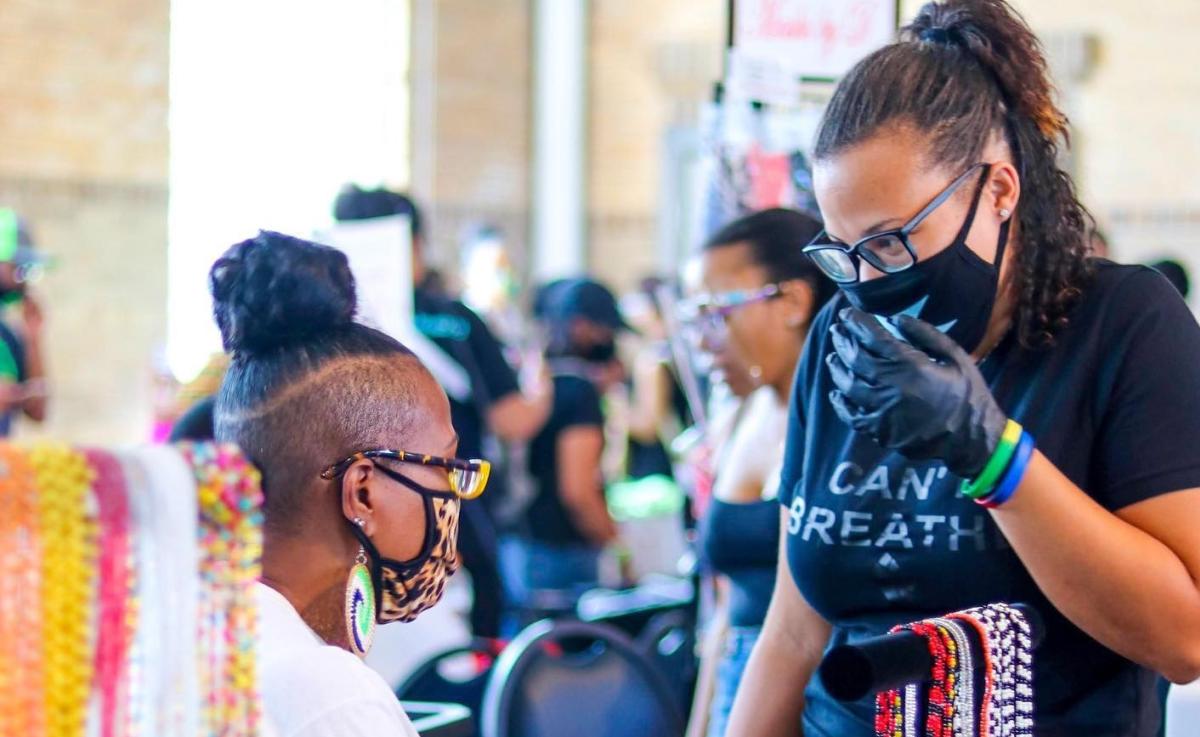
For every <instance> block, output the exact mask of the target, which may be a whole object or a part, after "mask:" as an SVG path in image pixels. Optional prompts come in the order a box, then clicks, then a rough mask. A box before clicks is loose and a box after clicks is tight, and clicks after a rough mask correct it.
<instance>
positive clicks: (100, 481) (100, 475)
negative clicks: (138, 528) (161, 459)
mask: <svg viewBox="0 0 1200 737" xmlns="http://www.w3.org/2000/svg"><path fill="white" fill-rule="evenodd" d="M85 455H86V457H87V460H88V463H89V464H90V465H91V467H92V469H93V471H94V472H95V474H96V481H95V484H94V488H95V493H96V502H97V505H98V515H99V521H100V560H99V573H100V585H99V599H100V614H99V626H98V628H97V638H96V664H95V668H96V685H97V688H98V689H99V691H100V734H101V737H114V735H116V734H118V732H120V733H124V730H123V729H122V728H121V727H122V726H123V725H124V724H125V709H124V704H125V703H126V698H125V689H124V688H123V686H124V684H125V683H126V675H127V674H126V670H127V668H126V665H127V661H126V655H127V653H128V649H129V643H130V642H131V640H132V638H133V633H132V632H131V631H130V628H129V624H130V620H129V617H128V616H127V615H126V611H125V610H126V602H128V601H130V600H131V596H130V594H131V591H132V588H133V581H132V566H131V557H132V550H131V547H130V538H129V504H128V498H127V496H126V494H127V492H126V486H125V474H124V471H123V469H122V468H121V464H120V462H119V461H118V460H117V459H116V458H114V457H113V456H112V455H110V454H109V453H106V452H104V451H101V450H89V451H85Z"/></svg>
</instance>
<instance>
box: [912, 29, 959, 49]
mask: <svg viewBox="0 0 1200 737" xmlns="http://www.w3.org/2000/svg"><path fill="white" fill-rule="evenodd" d="M920 38H921V40H922V41H925V42H926V43H931V44H937V45H940V46H953V45H954V44H955V43H956V41H955V39H954V35H953V34H952V33H951V32H950V31H949V30H948V29H945V28H926V29H925V30H923V31H921V36H920Z"/></svg>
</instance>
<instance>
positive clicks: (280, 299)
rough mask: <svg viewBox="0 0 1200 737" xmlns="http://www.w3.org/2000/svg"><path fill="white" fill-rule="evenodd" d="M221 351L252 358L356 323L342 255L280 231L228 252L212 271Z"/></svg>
mask: <svg viewBox="0 0 1200 737" xmlns="http://www.w3.org/2000/svg"><path fill="white" fill-rule="evenodd" d="M209 290H210V291H211V292H212V297H213V315H214V316H215V317H216V320H217V327H218V328H220V330H221V341H222V343H223V345H224V346H225V350H226V351H228V352H230V353H232V354H234V355H238V354H250V355H253V354H257V353H264V352H268V351H272V350H275V349H278V348H281V347H284V346H288V345H294V344H297V343H302V342H304V341H305V340H308V339H310V338H312V337H314V336H317V335H320V334H323V333H326V332H329V331H331V330H336V329H338V328H342V327H345V326H348V325H350V324H352V323H353V322H354V313H355V309H356V306H357V299H356V296H355V289H354V276H353V274H351V272H350V263H349V261H348V260H347V258H346V254H344V253H342V252H341V251H338V250H336V249H333V248H330V247H328V246H322V245H318V244H316V243H312V242H309V241H306V240H302V239H300V238H294V237H292V236H289V235H283V234H282V233H274V232H271V231H266V230H264V231H260V232H259V234H258V235H257V236H256V237H254V238H250V239H248V240H244V241H242V242H241V243H237V244H235V245H233V246H232V247H230V249H229V250H228V251H226V252H225V255H224V256H222V257H221V258H220V259H218V260H217V262H216V263H215V264H214V265H213V267H212V271H211V272H210V273H209Z"/></svg>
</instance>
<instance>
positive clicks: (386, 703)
mask: <svg viewBox="0 0 1200 737" xmlns="http://www.w3.org/2000/svg"><path fill="white" fill-rule="evenodd" d="M257 588H258V592H257V593H258V606H259V616H260V617H261V619H260V623H261V627H260V629H259V645H258V656H259V660H258V669H259V670H258V676H259V684H260V687H261V689H262V698H263V708H264V711H265V712H266V718H267V722H268V723H269V724H270V726H271V727H273V728H274V729H273V731H274V733H275V734H277V735H278V736H279V737H418V736H417V731H416V730H415V729H413V726H412V722H410V721H409V719H408V715H407V714H405V713H404V709H402V708H401V707H400V702H399V701H398V700H397V699H396V695H395V694H394V693H392V690H391V689H390V688H388V686H387V684H386V683H384V681H383V678H382V677H381V676H380V675H379V674H378V673H376V672H375V671H373V670H371V669H370V668H369V667H367V665H366V664H365V663H363V662H362V661H361V660H359V658H358V657H357V656H355V655H353V654H352V653H349V652H347V651H345V650H343V649H341V648H339V647H334V646H332V645H327V644H325V642H324V640H322V639H321V638H320V637H319V636H318V635H317V633H316V632H313V631H312V629H311V628H309V626H308V625H307V624H305V622H304V620H303V619H301V618H300V614H299V613H298V612H297V611H296V609H295V608H294V607H293V606H292V605H291V603H290V602H289V601H288V600H287V599H285V598H284V597H283V595H282V594H280V593H279V592H278V591H276V590H275V589H272V588H271V587H270V586H267V585H265V584H262V583H259V584H257Z"/></svg>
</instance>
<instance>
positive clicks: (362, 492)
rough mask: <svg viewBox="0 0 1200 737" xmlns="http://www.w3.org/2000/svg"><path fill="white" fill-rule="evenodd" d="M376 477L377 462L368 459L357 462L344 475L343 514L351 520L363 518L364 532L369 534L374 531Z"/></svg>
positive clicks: (342, 492)
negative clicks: (373, 493)
mask: <svg viewBox="0 0 1200 737" xmlns="http://www.w3.org/2000/svg"><path fill="white" fill-rule="evenodd" d="M375 478H376V473H375V464H373V463H371V462H370V461H368V460H361V461H357V462H355V463H354V465H352V466H350V468H348V469H346V473H345V474H343V475H342V486H341V495H342V496H341V502H342V505H341V506H342V514H343V515H345V516H346V519H347V520H349V521H350V522H353V521H354V520H355V519H361V520H362V521H363V526H362V527H363V532H365V533H367V535H368V536H370V535H371V533H372V532H373V530H374V524H375V521H374V516H375V505H374V503H373V501H372V489H373V487H374V485H375Z"/></svg>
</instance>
